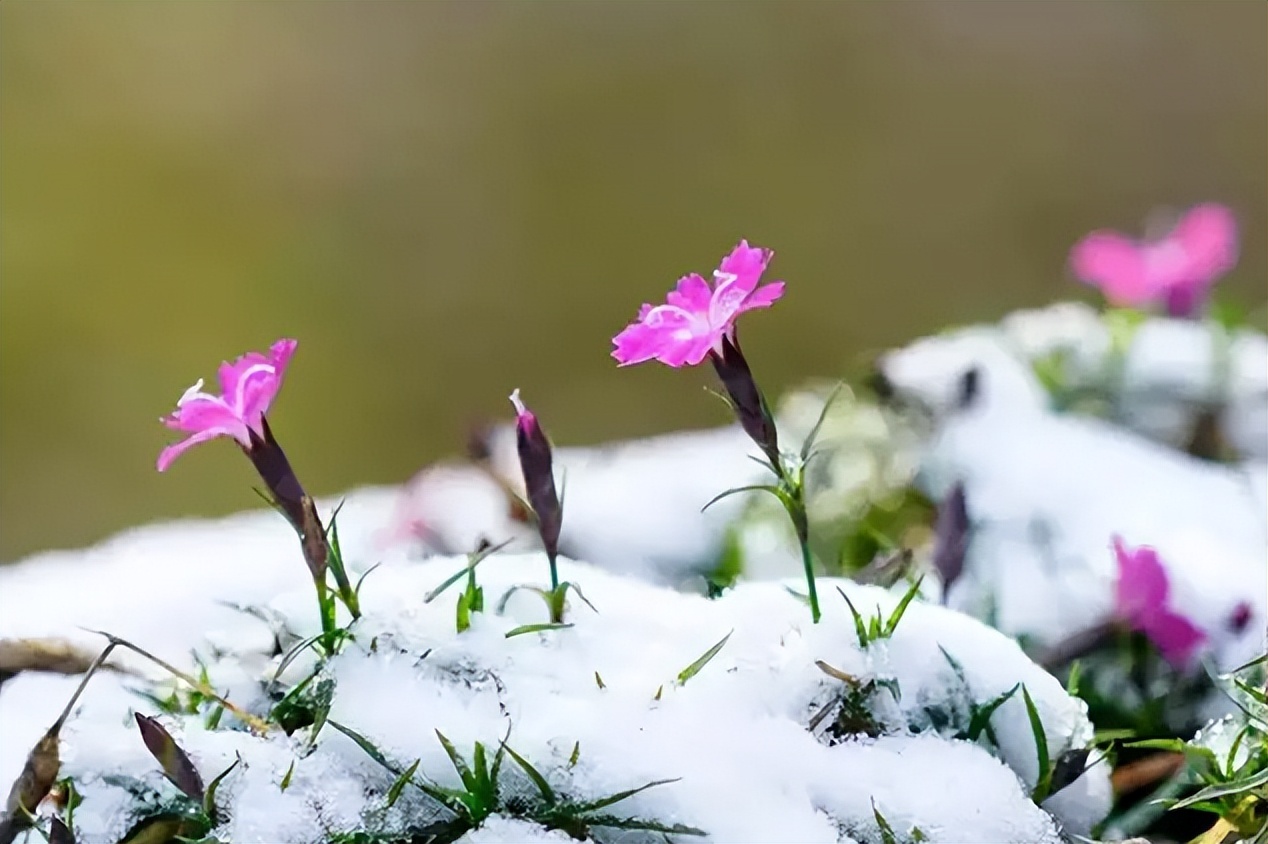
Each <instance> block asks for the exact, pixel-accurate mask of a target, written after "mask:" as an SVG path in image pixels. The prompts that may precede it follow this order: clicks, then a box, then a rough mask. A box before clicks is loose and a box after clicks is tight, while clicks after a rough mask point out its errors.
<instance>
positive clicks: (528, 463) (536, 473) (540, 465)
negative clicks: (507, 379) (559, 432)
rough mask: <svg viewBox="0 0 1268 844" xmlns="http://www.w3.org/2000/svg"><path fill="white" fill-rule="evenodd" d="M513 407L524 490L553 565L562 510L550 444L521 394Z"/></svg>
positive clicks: (514, 396)
mask: <svg viewBox="0 0 1268 844" xmlns="http://www.w3.org/2000/svg"><path fill="white" fill-rule="evenodd" d="M511 404H513V405H514V406H515V445H516V447H517V449H518V450H519V457H520V469H521V471H523V473H524V489H525V492H526V493H527V496H528V503H529V505H530V506H532V508H533V511H534V512H535V513H536V514H537V530H538V532H539V533H540V534H541V538H542V545H543V546H544V547H545V548H546V556H547V557H549V558H550V560H551V561H552V563H553V561H554V559H555V557H556V556H557V555H558V554H559V530H560V527H561V526H562V524H563V508H562V507H561V506H560V503H559V494H558V493H557V492H556V490H555V472H554V461H553V459H552V456H551V450H550V441H549V440H548V439H546V434H545V432H544V431H542V427H541V425H540V424H538V422H537V416H536V415H535V414H534V413H533V412H532V411H531V410H529V409H528V408H527V407H525V406H524V402H523V401H521V400H520V391H519V390H516V391H515V392H513V393H511Z"/></svg>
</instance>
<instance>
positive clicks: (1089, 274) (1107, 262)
mask: <svg viewBox="0 0 1268 844" xmlns="http://www.w3.org/2000/svg"><path fill="white" fill-rule="evenodd" d="M1236 264H1237V220H1236V219H1235V218H1234V217H1233V212H1232V211H1231V210H1229V209H1228V208H1226V207H1225V206H1223V205H1216V204H1205V205H1198V206H1196V207H1194V208H1191V209H1189V211H1188V212H1186V213H1185V214H1184V216H1182V217H1181V218H1180V221H1179V222H1178V223H1176V225H1175V226H1174V227H1173V228H1172V229H1171V230H1170V231H1169V232H1167V234H1166V235H1165V236H1163V237H1161V238H1159V239H1156V240H1135V239H1133V238H1130V237H1128V236H1126V235H1123V234H1120V233H1118V232H1112V231H1095V232H1092V233H1091V234H1089V235H1088V236H1087V237H1085V238H1083V239H1082V240H1081V241H1079V242H1078V243H1077V244H1076V245H1075V247H1074V249H1073V250H1071V252H1070V266H1071V268H1072V269H1073V270H1074V274H1075V275H1076V276H1078V277H1079V279H1080V280H1081V281H1084V282H1086V283H1087V284H1091V285H1093V286H1094V287H1097V288H1099V289H1100V291H1101V292H1102V293H1103V294H1105V298H1106V299H1108V300H1109V302H1110V303H1111V304H1113V305H1116V306H1128V307H1141V306H1147V305H1153V304H1156V303H1158V302H1163V303H1165V305H1166V308H1167V312H1168V313H1169V314H1171V315H1172V316H1192V315H1194V314H1196V313H1197V312H1198V311H1199V310H1200V309H1201V308H1202V306H1203V304H1204V303H1205V301H1206V298H1207V294H1208V293H1209V291H1210V288H1211V286H1212V285H1213V284H1214V283H1215V282H1216V280H1217V279H1219V277H1220V276H1222V275H1224V274H1225V273H1227V272H1228V271H1229V270H1231V269H1232V268H1233V267H1234V266H1235V265H1236Z"/></svg>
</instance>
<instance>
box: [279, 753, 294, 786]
mask: <svg viewBox="0 0 1268 844" xmlns="http://www.w3.org/2000/svg"><path fill="white" fill-rule="evenodd" d="M294 776H295V760H294V759H292V760H291V764H290V765H289V766H287V768H286V773H284V774H282V781H281V782H280V783H278V788H279V789H280V790H282V791H285V790H286V789H288V788H290V787H291V778H292V777H294Z"/></svg>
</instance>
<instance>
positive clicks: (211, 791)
mask: <svg viewBox="0 0 1268 844" xmlns="http://www.w3.org/2000/svg"><path fill="white" fill-rule="evenodd" d="M241 761H242V756H241V755H240V754H239V755H237V758H235V759H234V760H233V764H232V765H230V766H229V767H228V768H225V769H224V770H223V771H221V772H220V773H218V774H216V776H215V778H214V779H213V780H212V781H211V782H210V783H208V784H207V793H206V794H205V795H203V814H204V815H206V816H207V817H208V818H210V819H211V820H212V822H213V823H214V822H215V820H216V791H218V790H219V788H220V783H222V782H224V779H225V777H227V776H229V774H230V773H232V771H233V769H234V768H236V767H238V764H239V763H240V762H241ZM294 768H295V763H294V762H292V763H291V770H294Z"/></svg>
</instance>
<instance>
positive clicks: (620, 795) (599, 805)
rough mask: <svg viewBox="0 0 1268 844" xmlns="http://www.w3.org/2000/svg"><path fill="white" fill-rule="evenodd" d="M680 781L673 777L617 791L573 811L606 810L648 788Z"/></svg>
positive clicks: (581, 804)
mask: <svg viewBox="0 0 1268 844" xmlns="http://www.w3.org/2000/svg"><path fill="white" fill-rule="evenodd" d="M681 779H682V777H674V778H673V779H668V780H655V781H653V782H649V783H646V784H645V785H640V786H639V787H638V788H629V789H626V790H625V791H618V792H617V793H616V794H611V795H608V796H607V797H600V798H599V799H598V800H591V801H589V802H587V803H579V804H577V806H576V807H575V809H574V811H575V812H576V813H577V814H584V813H586V812H594V811H597V810H599V809H606V808H607V807H608V806H611V805H613V804H615V803H620V802H621V801H622V800H627V799H629V798H630V797H633V796H634V795H635V794H639V793H641V792H644V791H647V789H649V788H655V787H656V786H658V785H669V784H670V783H675V782H678V781H679V780H681Z"/></svg>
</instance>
